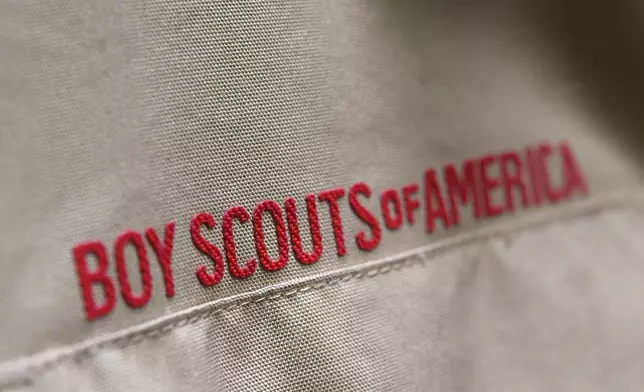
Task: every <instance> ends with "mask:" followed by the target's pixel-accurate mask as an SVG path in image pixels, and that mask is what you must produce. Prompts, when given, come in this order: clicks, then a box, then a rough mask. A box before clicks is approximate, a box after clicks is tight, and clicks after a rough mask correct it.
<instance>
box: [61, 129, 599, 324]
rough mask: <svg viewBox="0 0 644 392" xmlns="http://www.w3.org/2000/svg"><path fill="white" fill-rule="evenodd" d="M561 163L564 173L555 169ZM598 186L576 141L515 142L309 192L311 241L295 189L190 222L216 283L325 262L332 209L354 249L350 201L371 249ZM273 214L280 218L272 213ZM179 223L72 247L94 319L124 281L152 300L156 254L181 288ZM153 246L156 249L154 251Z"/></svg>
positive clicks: (127, 296) (340, 250)
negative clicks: (394, 182)
mask: <svg viewBox="0 0 644 392" xmlns="http://www.w3.org/2000/svg"><path fill="white" fill-rule="evenodd" d="M553 170H557V171H559V173H556V174H557V175H553V173H552V171H553ZM555 179H558V180H557V181H556V180H555ZM588 192H589V190H588V185H587V182H586V180H585V178H584V175H583V173H582V171H581V168H580V167H579V165H578V162H577V160H576V159H575V156H574V154H573V150H572V148H571V146H570V145H569V144H568V143H565V142H564V143H557V144H551V143H542V144H540V145H537V146H529V147H527V148H525V149H523V150H521V151H518V150H508V151H503V152H500V153H493V154H487V155H483V156H480V157H478V158H473V159H467V160H465V161H464V162H462V164H461V165H456V164H453V163H448V164H445V165H444V166H443V167H441V168H429V169H427V170H425V172H424V175H423V177H422V179H421V181H419V182H417V183H416V182H415V183H410V184H407V185H405V186H403V187H401V188H400V189H394V188H391V189H385V190H383V191H382V192H380V194H379V195H376V194H374V193H375V192H374V190H372V188H371V187H370V186H369V185H368V184H366V183H364V182H358V183H355V184H353V185H351V186H350V187H348V188H343V187H339V188H333V189H327V190H324V191H321V192H318V193H317V194H314V193H311V194H308V195H306V196H305V197H304V202H305V203H306V211H307V214H306V220H307V221H308V230H309V231H310V237H311V244H303V242H302V239H301V236H300V230H303V229H304V227H306V226H305V225H304V224H302V223H303V219H302V218H301V217H299V218H298V216H297V213H296V203H297V201H296V200H295V199H294V198H291V197H289V198H287V199H286V200H284V202H283V204H280V203H278V202H276V201H273V200H265V201H262V202H260V203H259V204H258V205H257V206H256V208H255V209H254V210H253V211H248V210H247V209H246V208H244V207H241V206H235V207H232V208H230V209H229V210H228V211H227V212H226V213H225V214H224V215H223V217H221V219H220V220H219V221H217V220H215V218H214V217H213V216H212V215H211V214H210V213H208V212H199V213H197V214H195V215H194V217H193V218H192V220H191V222H190V226H189V228H186V229H189V230H190V235H191V239H192V243H193V244H194V246H195V248H196V251H198V252H201V253H203V254H204V255H205V256H206V258H207V259H208V260H209V262H208V263H206V264H205V265H200V266H198V267H197V269H196V272H195V275H196V281H197V282H199V284H201V285H202V286H204V287H210V286H214V285H216V284H218V283H219V282H220V281H221V280H222V279H224V275H225V274H226V266H227V270H228V274H229V275H230V276H231V277H232V278H235V279H239V280H240V281H243V280H244V279H247V278H249V277H251V276H252V275H253V274H255V273H258V272H259V266H258V265H261V269H263V270H264V271H267V272H275V271H279V270H281V269H282V268H284V266H285V265H286V264H287V263H288V262H289V261H290V260H291V258H290V257H291V253H292V255H293V256H294V259H295V260H297V262H298V263H299V264H301V265H302V266H306V265H310V264H313V263H316V262H317V261H318V260H320V257H321V256H322V253H323V252H324V251H325V249H323V246H322V234H321V231H320V219H330V222H331V225H332V227H333V235H334V240H335V250H334V251H335V252H336V254H337V255H338V257H342V256H344V255H345V254H346V253H347V252H348V250H347V239H346V238H345V235H344V230H343V223H342V222H343V219H346V218H347V217H343V216H341V213H340V203H343V202H347V203H348V204H349V206H350V209H351V211H352V212H353V214H354V215H355V216H356V217H357V218H358V219H359V220H361V221H362V222H363V223H364V225H365V228H364V230H362V231H360V232H358V233H357V234H356V236H355V238H354V239H353V240H354V242H355V246H356V247H357V248H358V249H360V250H362V251H371V250H373V249H375V248H376V247H377V246H378V244H379V243H380V241H381V238H382V235H383V231H384V229H385V228H386V229H388V230H391V231H393V230H398V229H399V228H401V227H402V226H403V225H413V224H415V223H416V222H417V221H419V222H421V219H422V223H423V224H424V226H425V231H426V232H427V233H428V234H431V233H432V232H434V231H435V230H436V229H437V228H439V227H441V226H442V227H443V228H444V229H449V228H452V227H455V226H457V225H458V224H459V223H460V222H461V219H462V217H463V216H464V214H465V213H470V214H473V216H472V217H473V218H474V219H477V220H480V219H488V218H493V217H496V216H499V215H502V214H512V213H514V212H516V211H517V210H519V209H526V208H532V207H537V206H540V205H542V204H544V203H549V204H556V203H560V202H562V201H566V200H569V199H571V198H574V197H577V196H586V195H587V194H588ZM372 197H378V198H379V206H380V210H379V211H373V210H371V209H370V208H369V207H367V206H366V205H365V201H366V200H368V199H369V198H372ZM321 206H324V207H323V208H324V211H319V210H320V209H321V208H320V207H321ZM466 206H467V207H469V208H468V209H469V211H467V212H466V211H464V210H463V207H466ZM268 216H270V218H271V219H266V218H267V217H268ZM218 222H220V223H218ZM247 223H252V227H253V234H254V242H255V249H256V251H257V259H249V260H243V261H242V260H239V258H238V256H237V252H236V243H235V228H236V227H239V226H240V225H244V224H247ZM218 224H219V225H220V227H221V230H222V235H223V238H222V242H221V243H219V244H215V243H212V242H210V241H208V240H207V239H206V238H205V237H204V235H203V234H202V232H203V231H204V230H213V229H215V228H216V226H217V225H218ZM268 227H270V230H272V229H275V231H276V234H277V249H278V250H279V252H278V255H277V257H276V258H272V257H271V256H270V255H269V254H268V252H267V245H266V240H265V237H264V231H265V230H266V229H267V228H268ZM174 231H175V223H174V222H173V221H171V222H168V223H167V224H166V225H165V229H164V231H163V232H162V233H158V232H157V230H156V229H155V228H152V227H150V228H147V229H146V230H145V231H144V232H143V233H140V232H138V231H135V230H125V231H123V232H122V233H120V234H119V235H118V236H117V237H116V240H115V241H114V244H113V246H112V247H109V248H108V247H107V246H106V245H105V243H103V242H101V241H88V242H83V243H80V244H77V245H76V246H74V248H73V250H72V254H73V259H74V262H75V265H76V270H77V274H78V279H79V283H80V287H81V294H82V299H83V303H84V307H85V314H86V318H87V320H94V319H97V318H100V317H102V316H105V315H107V314H108V313H110V312H111V311H112V310H113V309H114V307H115V305H116V302H117V293H116V291H117V286H118V288H119V289H120V294H121V297H122V299H123V301H124V302H125V303H126V304H127V305H128V306H129V307H131V308H141V307H144V306H145V305H146V304H147V303H148V301H149V300H150V298H151V296H152V283H153V282H152V280H153V279H152V274H151V268H152V266H151V264H153V263H151V261H150V259H151V258H154V259H156V261H157V264H158V268H160V269H161V272H162V275H163V281H164V282H163V283H164V286H165V294H166V297H167V298H172V297H173V296H174V295H175V285H174V279H173V273H172V248H173V241H174ZM146 244H147V245H146ZM127 247H133V248H134V249H135V250H136V260H126V252H125V251H126V248H127ZM148 247H149V248H151V249H152V253H153V256H152V257H150V252H148ZM109 250H112V251H113V252H112V258H110V257H109V256H108V254H109ZM326 251H327V252H328V251H330V250H328V249H327V250H326ZM91 258H94V259H95V260H96V261H97V262H96V263H95V267H94V268H90V263H89V261H90V259H91ZM128 262H130V263H131V262H136V263H138V266H139V272H140V279H141V281H142V286H141V287H142V290H141V292H140V293H135V292H134V291H133V290H132V287H131V285H130V279H131V277H130V276H128V272H127V268H126V263H128ZM112 269H113V272H112ZM98 290H100V291H102V292H103V295H102V300H101V301H100V303H98V302H97V298H96V296H95V291H98Z"/></svg>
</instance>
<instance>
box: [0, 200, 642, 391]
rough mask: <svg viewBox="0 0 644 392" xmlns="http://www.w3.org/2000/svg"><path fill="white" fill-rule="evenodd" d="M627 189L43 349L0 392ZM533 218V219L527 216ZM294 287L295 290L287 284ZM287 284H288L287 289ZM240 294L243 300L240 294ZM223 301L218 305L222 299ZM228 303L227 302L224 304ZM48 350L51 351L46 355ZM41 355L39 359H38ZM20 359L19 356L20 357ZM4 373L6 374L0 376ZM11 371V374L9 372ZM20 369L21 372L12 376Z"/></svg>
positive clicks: (600, 205) (562, 216) (583, 207)
mask: <svg viewBox="0 0 644 392" xmlns="http://www.w3.org/2000/svg"><path fill="white" fill-rule="evenodd" d="M634 193H635V192H633V191H631V192H628V193H626V194H624V193H619V194H613V195H610V196H608V197H601V198H600V197H596V198H592V200H585V201H580V202H578V203H577V204H576V205H574V204H573V205H568V206H567V207H568V208H567V209H565V210H563V211H561V210H560V209H557V208H556V209H553V210H554V211H552V210H551V211H541V214H535V215H540V216H530V215H529V216H528V217H526V219H523V220H521V221H519V222H517V221H516V220H512V221H505V222H501V223H500V224H497V225H496V226H498V227H494V226H487V227H484V228H482V229H479V230H473V231H471V232H467V233H462V234H458V235H456V236H453V237H448V238H445V239H442V240H439V241H437V243H435V244H431V245H428V246H424V247H420V248H416V249H414V250H412V251H409V252H405V253H403V254H398V255H396V256H394V257H392V258H387V259H383V260H378V261H374V262H367V263H363V264H360V265H358V266H356V267H354V268H345V269H342V270H339V271H334V272H331V273H326V274H323V275H317V276H313V277H307V278H303V279H300V280H299V281H298V280H295V281H289V282H288V283H287V284H281V285H279V286H277V287H275V286H273V287H270V288H268V289H260V290H257V291H255V292H251V293H246V294H242V295H237V296H233V297H228V298H225V299H222V300H217V301H215V302H214V303H213V302H210V303H207V304H204V305H201V306H197V307H193V308H191V309H188V310H186V311H182V312H178V313H175V314H174V315H170V316H168V317H164V318H161V319H157V320H153V321H151V322H148V323H144V324H142V325H140V326H139V327H138V328H137V327H133V328H130V329H129V331H128V330H126V333H123V332H122V331H121V332H120V333H119V332H117V333H115V334H109V335H107V337H105V338H103V339H100V338H99V339H100V340H98V341H96V340H94V341H90V342H87V343H80V344H77V345H74V346H73V347H72V348H70V349H67V350H63V351H62V352H61V351H55V352H53V353H47V352H44V353H41V354H36V355H35V356H32V357H28V358H26V360H27V361H34V362H36V363H32V364H25V366H23V367H22V368H21V369H20V370H17V371H15V372H11V371H10V372H9V374H6V373H5V372H3V371H2V366H0V379H2V378H4V379H5V380H4V382H2V383H0V391H4V390H6V389H8V388H12V387H23V386H27V385H30V384H31V383H32V382H33V379H34V377H36V376H38V375H39V374H40V373H43V372H46V371H48V370H51V369H54V368H56V367H58V366H60V365H61V364H62V363H64V362H67V361H74V362H76V363H81V362H82V361H83V360H85V359H87V358H89V357H91V356H93V355H95V354H97V353H99V352H100V351H101V350H102V349H104V348H106V347H110V346H116V347H118V348H126V347H129V346H133V345H136V344H138V343H141V342H143V341H145V340H148V339H154V338H158V337H161V336H163V335H165V334H167V333H169V332H170V331H172V330H174V329H177V328H181V327H184V326H186V325H190V324H194V323H196V322H198V321H200V320H203V319H205V318H207V317H210V316H214V315H217V314H220V313H224V312H227V311H230V310H234V309H237V308H243V307H246V306H249V305H254V304H260V303H262V302H265V301H277V300H279V299H281V298H284V297H287V298H288V297H293V296H295V295H297V294H301V293H306V292H308V291H311V290H320V289H323V288H326V287H329V286H334V285H337V284H340V283H343V282H348V281H351V280H358V281H359V280H362V279H364V278H374V277H376V276H378V275H383V274H387V273H389V272H391V271H400V270H402V269H403V268H409V267H412V266H415V265H422V266H424V265H425V264H426V263H427V262H429V261H432V260H433V259H435V258H436V257H438V256H440V255H442V254H444V252H446V251H449V250H452V249H454V248H455V247H458V246H461V245H465V244H468V243H476V242H483V241H485V240H490V239H493V238H495V237H501V236H504V235H508V234H514V233H516V232H517V231H525V230H527V229H531V228H535V227H538V226H543V225H546V224H550V223H555V222H562V221H567V220H572V219H575V218H579V217H582V216H588V215H593V214H596V213H600V212H602V211H606V210H612V209H617V208H623V207H627V208H628V206H634V205H636V204H638V202H642V201H644V193H643V192H637V194H635V195H634ZM531 218H533V219H531ZM293 286H295V288H291V287H293ZM289 288H291V289H290V290H289ZM240 297H241V298H240ZM222 302H224V304H222V305H220V303H222ZM226 303H230V304H229V305H227V306H226ZM47 354H52V355H47ZM39 357H41V358H39ZM18 361H20V360H18ZM2 373H5V375H4V377H3V374H2ZM12 373H13V374H12ZM16 373H19V374H16Z"/></svg>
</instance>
